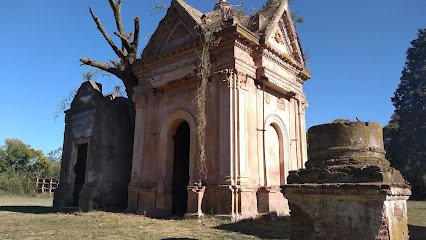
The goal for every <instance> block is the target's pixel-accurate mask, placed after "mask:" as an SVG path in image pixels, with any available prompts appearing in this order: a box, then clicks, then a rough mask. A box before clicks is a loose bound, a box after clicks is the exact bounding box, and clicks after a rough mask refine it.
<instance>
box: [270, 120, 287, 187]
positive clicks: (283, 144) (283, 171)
mask: <svg viewBox="0 0 426 240" xmlns="http://www.w3.org/2000/svg"><path fill="white" fill-rule="evenodd" d="M265 130H266V131H275V133H274V132H272V134H270V135H269V136H273V137H274V138H275V136H274V135H276V136H277V138H278V149H274V148H272V149H268V146H267V143H266V144H265V148H266V149H265V150H266V151H268V150H272V151H275V152H276V154H275V155H278V156H277V157H279V176H280V179H279V184H278V185H283V184H285V183H286V179H287V176H288V171H289V170H290V161H291V160H290V142H289V135H288V131H287V128H286V127H285V124H284V122H283V120H282V119H281V118H280V117H279V116H278V115H276V114H272V115H269V116H268V117H267V118H266V120H265ZM268 133H269V132H266V133H265V134H266V137H268ZM265 140H267V139H265ZM274 141H275V140H274ZM267 155H268V154H265V156H266V157H268V156H267ZM269 166H270V165H269ZM264 168H265V169H264V173H265V175H266V176H265V177H264V179H265V182H264V184H265V185H266V186H271V185H276V183H277V180H274V179H272V181H273V182H272V183H271V181H270V180H271V179H270V177H269V176H270V170H269V167H268V159H265V160H264Z"/></svg>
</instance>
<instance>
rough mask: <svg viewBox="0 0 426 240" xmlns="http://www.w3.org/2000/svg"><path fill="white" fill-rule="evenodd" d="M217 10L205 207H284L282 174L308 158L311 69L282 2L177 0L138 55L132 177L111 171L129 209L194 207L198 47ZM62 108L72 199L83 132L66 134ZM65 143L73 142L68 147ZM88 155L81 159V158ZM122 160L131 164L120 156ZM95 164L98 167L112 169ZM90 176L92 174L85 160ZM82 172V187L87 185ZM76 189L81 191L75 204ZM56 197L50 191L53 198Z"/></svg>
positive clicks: (149, 211)
mask: <svg viewBox="0 0 426 240" xmlns="http://www.w3.org/2000/svg"><path fill="white" fill-rule="evenodd" d="M218 18H221V19H220V20H221V24H219V25H218V27H217V29H216V32H215V35H214V36H215V44H213V47H212V49H211V50H210V61H211V66H210V73H211V75H210V77H209V84H208V88H207V93H206V98H207V102H206V111H205V112H206V118H207V128H206V133H207V135H206V144H205V151H206V156H207V159H206V166H207V176H206V178H205V179H202V185H203V186H204V187H205V188H203V189H202V192H203V194H204V195H203V197H202V199H201V207H202V210H203V212H208V213H212V212H213V213H214V214H216V215H218V216H224V217H232V218H246V217H253V216H255V215H257V214H259V213H268V212H276V213H278V214H280V215H282V214H288V211H289V210H288V205H287V200H286V199H285V198H284V196H283V194H282V193H281V192H280V185H283V184H285V183H286V178H287V176H288V172H289V171H290V170H296V169H299V168H302V167H303V166H304V163H305V162H306V161H307V149H306V130H305V110H306V108H307V106H308V104H307V102H306V100H305V98H306V97H305V93H304V92H303V84H304V82H305V81H306V80H307V79H309V78H310V76H311V74H310V72H309V71H308V70H307V69H306V68H305V62H304V58H303V53H302V49H301V46H300V42H299V39H298V36H297V33H296V30H295V26H294V23H293V20H292V17H291V12H290V9H289V6H288V3H287V1H282V3H279V1H277V3H276V4H273V5H272V6H269V7H266V8H263V9H261V10H260V11H258V12H256V13H254V14H252V15H250V16H248V15H246V14H245V13H243V12H241V11H239V10H236V9H235V8H234V7H233V6H231V5H230V4H229V3H228V2H226V1H223V0H221V1H219V2H218V3H216V5H215V7H214V10H213V11H212V12H208V13H204V14H203V13H201V12H200V11H198V10H196V9H194V8H192V7H191V6H189V5H187V4H186V3H185V2H184V1H183V0H173V1H172V3H171V6H170V8H169V9H168V11H167V14H166V16H165V17H164V19H163V20H162V21H161V22H160V24H159V26H158V28H157V30H156V31H155V33H154V34H153V35H152V37H151V39H150V41H149V43H148V45H147V46H146V48H145V49H144V51H143V53H142V56H141V59H139V60H138V61H137V62H136V63H135V64H134V65H133V67H132V70H133V72H134V73H135V74H136V75H137V77H138V79H139V84H138V86H136V87H135V88H134V92H135V94H134V96H133V101H134V104H135V108H136V118H135V131H134V145H133V159H132V163H131V166H132V167H131V177H130V183H129V179H128V178H127V179H125V178H126V177H127V176H126V175H125V174H123V175H121V174H117V177H123V181H126V180H127V183H129V184H128V206H127V211H129V212H135V213H138V214H146V215H183V214H185V213H193V208H192V206H191V204H193V201H192V200H193V199H192V197H191V196H192V195H191V194H192V192H193V191H192V190H193V189H192V188H191V186H194V184H195V183H196V182H198V180H199V179H198V172H197V167H196V164H197V141H196V126H197V119H196V106H195V104H194V101H195V99H196V97H197V95H196V92H197V85H198V82H199V70H200V66H199V65H200V55H201V52H202V49H203V41H201V37H200V35H201V33H202V31H203V30H204V28H205V27H206V26H207V25H208V24H210V23H212V24H214V22H215V21H216V22H218V21H217V19H218ZM77 97H78V95H77ZM72 108H73V106H72ZM70 111H72V109H71V110H70ZM96 111H97V112H98V111H99V110H96ZM68 115H69V113H67V122H66V131H65V142H64V160H63V165H62V167H63V168H64V167H65V170H63V171H62V172H61V185H62V183H63V182H64V177H63V176H62V174H64V176H66V177H67V179H66V181H65V182H67V181H68V182H67V184H68V185H69V188H70V189H69V192H68V198H69V200H68V201H69V202H71V201H72V198H73V196H72V194H73V193H74V192H75V190H72V189H73V188H75V187H73V186H77V183H76V181H77V180H75V179H76V178H75V176H74V175H75V174H74V173H73V170H72V168H73V166H74V165H75V164H76V162H77V156H78V155H79V154H80V152H79V149H80V145H79V141H80V139H83V138H85V136H83V135H82V136H80V137H74V135H73V138H72V139H70V137H69V135H70V134H71V133H69V131H72V130H71V127H70V124H74V123H73V121H75V120H73V117H68ZM76 118H77V117H75V119H76ZM69 119H72V120H71V121H70V120H69ZM94 124H95V125H96V124H97V122H96V121H95V122H94ZM116 124H117V125H116V128H117V129H116V130H114V131H117V132H119V131H121V128H123V127H124V128H125V126H124V125H123V124H122V123H119V122H117V123H116ZM95 125H94V127H95ZM92 134H93V133H92ZM92 136H93V135H92ZM86 138H87V139H89V140H88V141H89V145H88V149H89V150H88V152H90V151H91V150H90V148H92V147H96V148H98V147H99V146H98V145H93V146H92V144H91V143H93V140H92V139H91V137H90V136H87V137H86ZM67 139H70V140H67ZM115 141H118V140H115ZM66 144H69V145H70V146H72V148H73V149H74V150H67V151H68V152H67V151H65V150H66V149H67V146H66ZM117 144H118V143H117ZM120 144H121V143H120ZM76 149H77V150H76ZM105 149H109V150H111V149H110V148H105ZM123 150H125V148H123V146H122V145H120V146H117V147H116V148H115V149H113V150H112V151H118V152H120V154H122V153H125V151H123ZM97 151H100V152H102V150H99V149H98V150H97ZM113 154H115V153H113ZM89 155H90V153H89ZM110 155H111V153H110V154H106V155H105V156H110ZM120 156H121V155H120ZM96 157H99V158H100V159H99V160H97V161H99V162H102V161H105V162H109V160H108V159H106V158H102V156H101V155H99V156H96ZM91 158H93V156H91V157H89V158H87V164H89V162H90V161H92V160H90V159H91ZM112 161H118V158H116V159H115V160H112ZM119 161H123V164H127V163H126V160H125V158H124V155H123V158H122V159H120V160H119ZM101 165H102V164H101ZM64 171H65V172H66V171H68V172H66V173H65V172H64ZM97 171H99V172H98V174H100V175H102V174H104V173H102V171H105V172H106V171H108V170H106V169H104V168H97ZM129 174H130V173H129ZM108 175H109V173H108ZM86 176H87V177H88V178H90V176H91V171H89V168H87V169H86ZM114 176H115V175H114ZM88 180H89V179H87V181H86V182H85V183H84V186H83V188H82V189H85V188H86V185H90V182H89V181H88ZM73 181H74V182H73ZM120 184H121V183H120ZM61 187H62V186H61ZM188 187H189V188H188ZM87 188H89V186H87ZM200 189H201V188H200ZM103 191H105V196H108V195H109V194H110V193H108V191H109V189H108V188H104V189H103ZM114 194H115V193H114ZM82 195H84V192H83V190H81V193H80V204H81V203H82V202H81V200H82V198H81V196H82ZM95 195H96V194H95ZM59 196H62V195H58V196H55V202H56V201H59V199H57V198H60V197H59ZM74 200H75V195H74ZM195 202H196V201H195ZM86 204H87V203H86ZM63 206H65V205H63Z"/></svg>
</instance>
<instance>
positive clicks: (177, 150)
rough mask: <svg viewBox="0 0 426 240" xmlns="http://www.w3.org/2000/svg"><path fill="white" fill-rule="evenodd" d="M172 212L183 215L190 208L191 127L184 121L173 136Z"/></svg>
mask: <svg viewBox="0 0 426 240" xmlns="http://www.w3.org/2000/svg"><path fill="white" fill-rule="evenodd" d="M173 143H174V144H173V145H174V150H173V181H172V214H173V215H175V216H183V215H184V214H185V213H186V211H187V208H188V205H187V204H188V191H187V186H188V183H189V153H190V128H189V124H188V123H187V122H186V121H183V122H182V123H181V124H180V125H179V126H178V127H177V130H176V134H175V135H174V136H173Z"/></svg>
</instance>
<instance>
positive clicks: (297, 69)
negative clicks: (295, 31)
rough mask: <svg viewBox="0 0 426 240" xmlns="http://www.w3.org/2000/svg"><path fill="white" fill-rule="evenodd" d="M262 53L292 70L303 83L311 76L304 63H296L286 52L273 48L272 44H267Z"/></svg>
mask: <svg viewBox="0 0 426 240" xmlns="http://www.w3.org/2000/svg"><path fill="white" fill-rule="evenodd" d="M262 54H263V56H264V57H266V58H267V59H269V60H271V61H273V62H274V63H276V64H278V65H280V66H281V67H283V68H285V69H287V70H289V71H290V72H292V73H293V74H294V75H295V76H297V77H298V79H297V80H298V82H299V83H301V84H303V83H304V82H305V81H306V80H308V79H309V78H311V72H310V71H309V70H307V69H306V68H304V67H303V66H302V65H300V64H298V63H295V60H294V59H292V58H291V57H290V56H289V55H287V54H285V53H284V54H281V53H279V52H277V51H276V50H274V49H272V48H271V47H270V46H268V45H265V48H264V49H263V53H262Z"/></svg>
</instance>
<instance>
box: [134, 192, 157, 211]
mask: <svg viewBox="0 0 426 240" xmlns="http://www.w3.org/2000/svg"><path fill="white" fill-rule="evenodd" d="M138 192H139V201H138V209H137V211H136V214H139V215H144V216H155V215H156V202H157V188H140V189H139V190H138Z"/></svg>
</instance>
